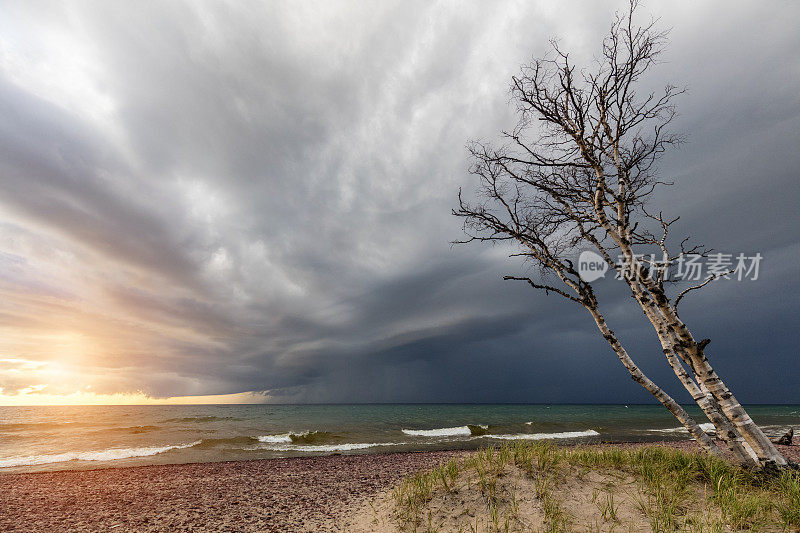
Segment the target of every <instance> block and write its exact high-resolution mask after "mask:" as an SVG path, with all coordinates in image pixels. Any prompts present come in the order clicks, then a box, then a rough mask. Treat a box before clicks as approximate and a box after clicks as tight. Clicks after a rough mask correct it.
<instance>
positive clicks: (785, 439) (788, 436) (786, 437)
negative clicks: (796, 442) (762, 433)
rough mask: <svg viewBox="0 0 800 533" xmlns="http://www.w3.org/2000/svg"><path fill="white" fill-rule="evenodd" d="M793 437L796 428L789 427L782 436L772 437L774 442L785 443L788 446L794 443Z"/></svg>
mask: <svg viewBox="0 0 800 533" xmlns="http://www.w3.org/2000/svg"><path fill="white" fill-rule="evenodd" d="M793 437H794V428H789V431H787V432H786V433H784V434H783V435H782V436H780V437H776V438H774V439H772V442H774V443H775V444H784V445H787V446H788V445H791V444H792V438H793Z"/></svg>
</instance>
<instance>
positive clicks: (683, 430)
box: [647, 422, 716, 433]
mask: <svg viewBox="0 0 800 533" xmlns="http://www.w3.org/2000/svg"><path fill="white" fill-rule="evenodd" d="M700 429H702V430H703V431H705V432H706V433H715V432H716V428H715V427H714V424H712V423H711V422H707V423H705V424H700ZM647 431H649V432H651V433H689V430H687V429H686V428H685V427H683V426H681V427H677V428H667V429H648V430H647Z"/></svg>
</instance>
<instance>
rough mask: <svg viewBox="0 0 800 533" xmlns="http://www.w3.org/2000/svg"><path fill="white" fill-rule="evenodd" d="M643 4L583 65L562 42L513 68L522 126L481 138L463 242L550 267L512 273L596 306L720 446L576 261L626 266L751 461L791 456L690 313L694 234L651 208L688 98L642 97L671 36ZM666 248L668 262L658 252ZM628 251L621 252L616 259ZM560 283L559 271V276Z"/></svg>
mask: <svg viewBox="0 0 800 533" xmlns="http://www.w3.org/2000/svg"><path fill="white" fill-rule="evenodd" d="M635 10H636V1H635V0H633V1H631V4H630V9H629V11H627V12H626V13H625V14H623V15H618V16H617V17H616V18H615V20H614V22H613V24H612V26H611V30H610V33H609V35H608V36H607V37H606V39H605V40H604V42H603V44H602V51H601V54H600V56H599V58H598V59H596V60H595V62H594V63H593V64H592V65H591V66H590V67H588V68H585V69H582V70H576V67H575V66H574V65H573V64H572V63H571V61H570V57H569V54H567V53H566V52H565V51H563V50H562V49H561V48H560V47H559V46H558V43H557V42H555V41H553V42H552V51H551V53H550V55H549V56H547V57H545V58H543V59H538V60H534V61H533V63H531V64H530V65H527V66H524V67H523V68H522V69H521V72H520V73H519V75H517V76H514V77H513V78H512V84H511V95H512V100H513V101H514V102H515V103H516V105H517V111H518V114H519V117H520V118H519V122H518V124H517V126H516V127H515V128H514V129H513V130H512V131H509V132H503V133H502V137H503V140H504V142H503V144H502V145H501V146H499V147H496V146H492V145H490V144H487V143H480V142H475V143H472V144H471V146H470V153H471V156H472V158H473V165H472V168H471V173H472V174H474V175H475V176H477V177H478V178H479V180H480V188H479V197H480V199H479V200H478V201H477V203H471V202H468V201H467V200H465V199H464V198H463V197H462V194H461V192H460V191H459V207H458V209H456V210H454V211H453V214H455V215H456V216H459V217H462V218H464V231H465V233H466V234H467V238H466V239H465V240H462V241H458V242H462V243H464V242H472V241H490V242H503V241H511V242H513V243H515V244H516V245H517V246H518V249H519V252H518V253H515V254H513V255H515V256H521V257H524V258H525V259H526V260H528V261H532V262H533V263H534V264H535V265H537V266H538V267H539V269H540V271H541V276H538V277H536V278H535V279H534V278H533V277H530V276H506V277H505V279H508V280H517V281H522V282H525V283H527V284H528V285H530V286H531V287H533V288H535V289H540V290H543V291H545V292H546V293H548V294H554V295H558V296H560V297H563V298H566V299H568V300H570V301H572V302H575V303H577V304H580V305H582V306H583V307H584V308H585V309H586V310H587V311H588V312H589V314H590V315H591V317H592V319H593V320H594V322H595V324H596V325H597V327H598V329H599V330H600V332H601V333H602V335H603V337H604V338H605V339H606V340H607V341H608V343H609V345H610V346H611V348H612V349H613V350H614V352H615V353H616V354H617V357H618V358H619V360H620V361H621V362H622V364H623V365H624V366H625V368H626V369H627V370H628V371H629V372H630V374H631V377H632V378H633V379H634V380H635V381H637V382H638V383H640V384H641V385H642V386H643V387H644V388H645V389H647V391H648V392H650V393H651V394H652V395H653V396H654V397H655V398H656V399H658V401H659V402H661V403H662V404H663V405H664V406H665V407H666V408H667V409H669V411H670V412H671V413H672V414H673V415H675V417H676V418H677V419H678V420H679V421H680V422H681V424H683V425H684V426H685V427H686V429H687V430H688V431H689V433H690V434H691V435H692V436H693V437H694V439H695V440H696V441H697V442H698V443H699V445H700V446H701V447H703V448H704V449H705V450H707V451H708V452H710V453H714V454H719V453H721V452H720V450H719V449H718V448H717V446H716V444H715V441H714V439H712V438H711V437H710V436H709V435H708V434H707V433H706V432H705V431H703V429H701V427H700V426H699V424H698V423H697V422H696V421H695V420H694V419H692V417H691V416H689V415H688V413H687V412H686V411H685V410H684V409H683V408H682V407H681V406H680V405H679V404H678V403H677V402H676V401H675V400H674V399H673V398H672V397H670V396H669V395H668V394H667V393H666V392H664V390H663V389H661V388H660V387H659V386H658V385H656V384H655V383H654V382H653V381H652V380H651V379H649V378H648V377H647V376H645V375H644V373H643V372H642V371H641V369H640V368H639V367H638V365H637V364H636V363H635V362H634V360H633V359H632V358H631V357H630V355H629V354H628V352H627V351H626V350H625V348H624V347H623V345H622V343H621V342H620V341H619V339H618V338H617V336H616V335H615V334H614V332H613V331H612V330H611V328H610V327H609V325H608V324H607V322H606V319H605V317H604V315H603V314H602V313H601V311H600V305H599V302H598V298H597V296H596V292H595V290H594V288H593V286H592V284H591V282H588V281H586V280H585V279H582V278H581V276H580V275H579V271H578V265H577V264H576V262H575V257H576V254H577V252H578V251H580V250H581V249H582V248H590V249H591V250H592V251H593V252H595V253H597V254H599V256H600V257H601V258H602V260H603V261H604V262H605V263H606V264H607V265H608V266H609V267H610V268H611V269H614V270H616V271H617V272H618V273H619V276H618V277H621V279H622V280H623V281H624V283H625V284H626V285H627V287H628V289H629V290H630V293H631V295H632V296H633V298H634V299H635V301H636V302H637V303H638V305H639V306H640V307H641V309H642V311H643V312H644V315H645V316H646V317H647V319H648V320H649V321H650V323H651V324H652V326H653V329H654V332H655V334H656V335H657V337H658V339H659V341H660V343H661V347H662V349H663V351H664V355H665V358H666V361H667V363H668V364H669V365H670V367H671V368H672V369H673V371H674V372H675V374H676V376H677V377H678V379H679V380H680V382H681V383H682V384H683V385H684V387H685V388H686V390H687V391H688V392H689V393H690V394H691V396H692V398H693V399H694V400H695V401H696V402H697V404H698V405H699V406H700V408H701V409H702V411H703V412H704V413H705V415H706V416H707V417H708V419H709V420H710V421H711V422H712V423H713V424H714V426H715V428H716V430H717V435H718V436H719V437H720V438H721V439H722V440H723V441H724V442H725V443H726V445H727V446H728V447H729V449H730V450H731V451H732V452H733V454H734V456H735V457H736V459H737V460H738V461H740V462H741V463H742V464H747V465H776V466H785V465H786V464H787V462H786V460H785V459H784V457H783V456H782V455H781V454H780V453H779V452H778V451H777V449H776V448H775V446H774V445H773V444H772V443H771V442H770V440H769V439H768V438H767V437H766V436H765V435H764V433H763V432H762V431H761V429H760V428H759V427H758V426H757V425H756V424H755V423H754V422H753V420H752V419H751V418H750V416H749V415H748V414H747V412H746V411H745V410H744V409H743V408H742V406H741V405H740V404H739V402H738V401H737V400H736V398H735V397H734V396H733V394H732V393H731V391H730V390H729V389H728V387H727V386H726V385H725V383H724V382H723V381H722V379H720V377H719V376H718V375H717V373H716V372H715V371H714V369H713V367H712V366H711V363H710V362H709V360H708V358H707V357H706V354H705V349H706V347H707V345H708V343H709V342H710V341H709V340H708V339H703V340H697V339H696V338H695V337H694V336H693V335H692V333H691V331H690V330H689V327H688V326H687V325H686V323H685V322H684V321H683V320H682V319H681V318H680V317H679V316H678V312H677V306H678V303H679V302H680V301H681V300H682V299H683V298H684V297H685V296H686V295H687V294H689V293H690V292H692V291H694V290H698V289H700V288H702V287H703V286H705V285H707V284H708V283H709V282H710V281H713V279H715V278H717V277H719V276H718V275H715V276H712V277H709V278H708V279H706V280H705V281H704V282H703V283H700V284H698V285H695V286H692V287H687V288H684V289H683V290H682V291H679V292H678V294H672V293H673V292H675V291H674V290H673V289H670V290H667V288H668V287H669V279H668V277H669V276H668V272H669V271H670V268H671V267H673V266H674V265H676V263H677V262H678V261H680V260H681V258H682V257H685V256H686V255H687V254H690V253H692V254H694V253H699V254H703V253H705V250H704V249H702V248H701V247H692V248H689V247H688V245H687V239H684V240H682V241H679V243H678V245H677V246H673V244H672V238H671V236H670V234H669V233H670V228H671V226H672V224H673V223H674V222H675V220H677V219H669V218H666V217H665V216H664V215H663V214H662V212H657V213H656V212H653V211H651V210H649V209H648V201H649V200H650V198H651V196H652V195H653V192H654V191H655V190H657V189H658V188H659V187H660V186H662V185H666V184H667V183H665V182H663V181H662V180H660V179H659V176H658V169H657V166H656V164H657V162H658V160H659V158H660V156H661V155H662V154H663V152H664V151H665V150H666V149H668V148H670V147H674V146H676V145H678V144H680V143H681V142H682V138H681V137H680V136H679V135H676V134H674V133H671V132H670V131H669V125H670V124H671V122H672V121H673V119H674V117H675V106H674V103H673V100H674V98H675V97H676V96H677V95H679V94H681V93H682V92H683V91H682V90H681V89H678V88H677V87H675V86H673V85H667V86H666V87H665V88H664V89H663V91H662V92H659V93H649V92H648V93H645V94H640V93H639V91H638V90H637V89H638V86H639V85H641V81H642V77H643V75H644V74H645V72H646V71H647V70H648V69H649V68H650V67H652V66H653V65H654V64H655V63H657V61H658V59H659V56H660V54H661V53H662V51H663V49H664V46H665V44H666V33H665V32H660V31H657V30H656V29H655V22H650V23H649V24H647V25H644V26H636V25H635V24H634V22H633V18H634V12H635ZM654 252H657V254H658V256H659V257H660V259H659V260H658V261H655V260H652V259H651V260H646V259H645V257H648V256H651V257H652V256H653V253H654ZM615 255H616V256H618V257H619V258H621V261H615V259H614V256H615ZM548 280H549V281H548Z"/></svg>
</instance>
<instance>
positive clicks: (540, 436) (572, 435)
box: [486, 429, 600, 440]
mask: <svg viewBox="0 0 800 533" xmlns="http://www.w3.org/2000/svg"><path fill="white" fill-rule="evenodd" d="M597 435H600V433H598V432H597V431H595V430H593V429H587V430H586V431H562V432H560V433H514V434H512V435H486V436H487V437H488V438H490V439H502V440H517V439H519V440H523V439H524V440H547V439H577V438H579V437H596V436H597Z"/></svg>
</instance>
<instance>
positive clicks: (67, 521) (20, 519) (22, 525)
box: [0, 440, 800, 531]
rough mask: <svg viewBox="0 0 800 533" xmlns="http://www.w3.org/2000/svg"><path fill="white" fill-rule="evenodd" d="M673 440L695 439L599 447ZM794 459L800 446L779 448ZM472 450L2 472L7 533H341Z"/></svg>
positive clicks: (676, 444) (687, 445) (0, 522)
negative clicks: (357, 515) (407, 483)
mask: <svg viewBox="0 0 800 533" xmlns="http://www.w3.org/2000/svg"><path fill="white" fill-rule="evenodd" d="M590 446H596V447H621V448H630V447H639V446H667V447H672V448H678V449H683V450H694V449H696V445H695V444H694V442H693V441H689V440H684V441H660V442H649V443H639V442H620V443H595V444H591V445H590ZM780 448H781V451H782V452H784V453H785V454H786V455H787V458H791V459H792V460H794V461H798V460H800V446H781V447H780ZM470 451H472V450H448V451H421V452H390V453H379V454H352V455H326V456H315V457H292V458H279V459H253V460H244V461H220V462H208V463H185V464H167V465H142V466H126V467H105V468H97V469H88V470H55V471H43V472H27V473H5V474H0V509H2V511H0V530H2V531H30V530H37V531H39V530H48V531H67V530H69V531H98V530H107V529H116V528H119V529H120V531H130V530H135V531H188V530H193V529H194V530H196V529H204V528H205V529H211V530H223V529H224V530H226V531H340V530H341V529H342V527H343V526H344V524H345V523H346V521H347V520H348V517H349V516H350V515H351V514H352V513H353V512H354V511H355V510H357V509H358V508H360V507H363V506H364V505H366V504H367V503H368V502H370V501H371V500H373V499H374V498H376V497H378V496H379V495H381V494H383V493H385V492H386V491H387V490H389V489H391V488H392V487H393V486H395V485H396V484H397V483H398V482H399V481H400V480H401V479H403V478H404V477H406V476H408V475H409V474H412V473H415V472H418V471H420V470H425V469H429V468H432V467H434V466H436V465H437V464H439V463H441V462H443V461H445V460H447V459H449V458H451V457H453V456H458V455H462V454H467V453H470Z"/></svg>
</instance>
